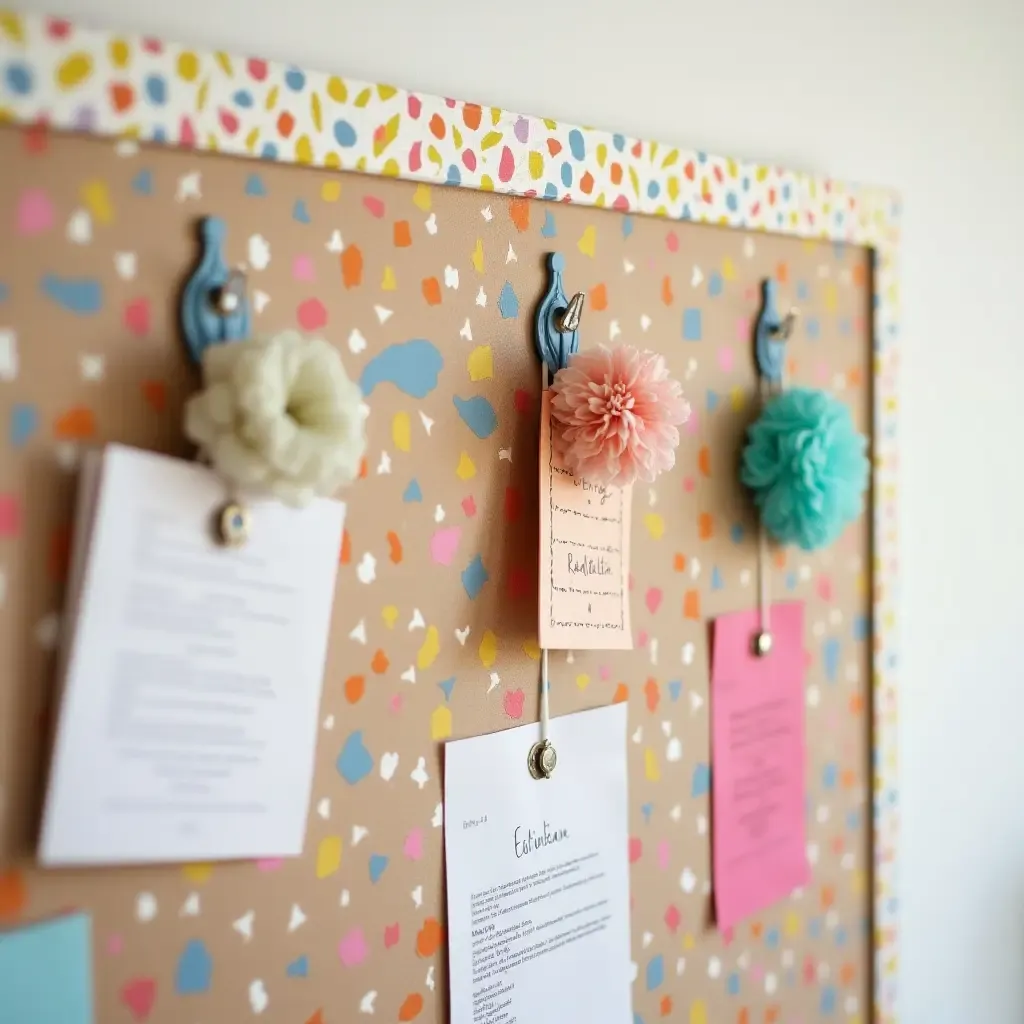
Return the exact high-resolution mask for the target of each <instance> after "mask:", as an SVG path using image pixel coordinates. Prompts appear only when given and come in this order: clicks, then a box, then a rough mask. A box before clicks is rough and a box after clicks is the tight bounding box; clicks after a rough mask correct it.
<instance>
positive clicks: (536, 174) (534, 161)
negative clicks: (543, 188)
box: [527, 149, 544, 181]
mask: <svg viewBox="0 0 1024 1024" xmlns="http://www.w3.org/2000/svg"><path fill="white" fill-rule="evenodd" d="M527 163H528V166H529V168H530V177H531V178H532V179H533V180H534V181H538V180H539V179H540V178H542V177H543V176H544V154H543V153H538V152H537V150H535V149H531V150H530V156H529V159H528V161H527Z"/></svg>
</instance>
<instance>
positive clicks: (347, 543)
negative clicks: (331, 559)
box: [338, 530, 352, 565]
mask: <svg viewBox="0 0 1024 1024" xmlns="http://www.w3.org/2000/svg"><path fill="white" fill-rule="evenodd" d="M338 560H339V561H340V562H341V564H342V565H348V563H349V562H351V561H352V538H351V537H350V536H349V533H348V530H342V531H341V554H340V555H339V556H338Z"/></svg>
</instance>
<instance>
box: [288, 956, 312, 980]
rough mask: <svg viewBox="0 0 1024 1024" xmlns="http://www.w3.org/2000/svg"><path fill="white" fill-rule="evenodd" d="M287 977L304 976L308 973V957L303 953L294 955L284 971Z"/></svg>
mask: <svg viewBox="0 0 1024 1024" xmlns="http://www.w3.org/2000/svg"><path fill="white" fill-rule="evenodd" d="M284 973H285V974H287V975H288V977H289V978H305V977H306V976H307V975H308V974H309V957H308V956H306V954H305V953H303V954H302V956H300V957H296V958H295V959H294V960H293V961H292V962H291V963H290V964H289V965H288V966H287V967H286V968H285V971H284Z"/></svg>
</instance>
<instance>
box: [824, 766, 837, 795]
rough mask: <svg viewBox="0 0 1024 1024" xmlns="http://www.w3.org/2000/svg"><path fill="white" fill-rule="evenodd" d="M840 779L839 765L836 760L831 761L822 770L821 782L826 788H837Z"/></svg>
mask: <svg viewBox="0 0 1024 1024" xmlns="http://www.w3.org/2000/svg"><path fill="white" fill-rule="evenodd" d="M838 781H839V766H838V765H837V764H836V763H835V761H829V763H828V764H827V765H825V767H824V768H823V769H822V771H821V784H822V785H823V786H824V787H825V789H835V788H836V783H837V782H838Z"/></svg>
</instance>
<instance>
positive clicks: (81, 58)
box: [57, 53, 92, 89]
mask: <svg viewBox="0 0 1024 1024" xmlns="http://www.w3.org/2000/svg"><path fill="white" fill-rule="evenodd" d="M91 74H92V57H91V56H90V55H89V54H88V53H73V54H71V56H70V57H68V58H67V59H66V60H64V61H63V62H62V63H61V65H60V67H58V68H57V84H58V85H59V86H60V87H61V88H62V89H74V88H76V87H77V86H79V85H81V84H82V83H83V82H84V81H85V80H86V79H87V78H88V77H89V75H91Z"/></svg>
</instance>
